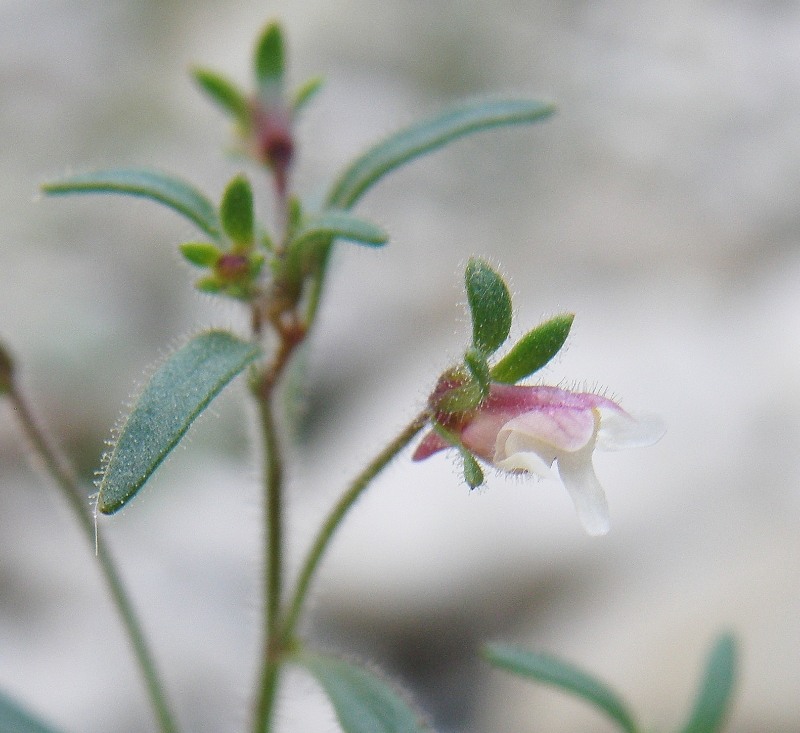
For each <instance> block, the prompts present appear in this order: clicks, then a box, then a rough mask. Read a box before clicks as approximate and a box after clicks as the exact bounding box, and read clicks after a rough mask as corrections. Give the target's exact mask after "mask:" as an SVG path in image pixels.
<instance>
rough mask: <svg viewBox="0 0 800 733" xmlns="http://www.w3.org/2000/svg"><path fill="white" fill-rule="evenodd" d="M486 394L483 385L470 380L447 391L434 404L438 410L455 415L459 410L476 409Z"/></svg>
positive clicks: (468, 410)
mask: <svg viewBox="0 0 800 733" xmlns="http://www.w3.org/2000/svg"><path fill="white" fill-rule="evenodd" d="M484 397H485V395H484V393H483V390H482V389H481V386H480V385H479V384H478V383H477V382H475V381H472V380H470V381H468V382H466V383H465V384H462V385H461V386H460V387H454V388H453V389H451V390H448V391H447V392H445V393H444V394H443V395H442V397H441V398H440V399H439V401H438V402H437V403H436V405H434V408H435V409H436V411H437V412H442V413H446V414H449V415H453V414H456V413H459V412H470V411H472V410H475V409H476V408H477V407H478V406H479V405H480V404H481V402H483V399H484Z"/></svg>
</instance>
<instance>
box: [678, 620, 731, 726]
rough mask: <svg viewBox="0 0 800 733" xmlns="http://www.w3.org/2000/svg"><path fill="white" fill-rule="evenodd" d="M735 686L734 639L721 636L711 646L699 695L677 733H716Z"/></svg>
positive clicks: (727, 708) (729, 636)
mask: <svg viewBox="0 0 800 733" xmlns="http://www.w3.org/2000/svg"><path fill="white" fill-rule="evenodd" d="M735 682H736V639H735V638H734V637H733V635H732V634H723V635H722V636H720V637H719V639H717V641H716V643H715V644H714V647H713V649H712V650H711V654H710V655H709V658H708V663H707V665H706V670H705V675H704V677H703V681H702V685H701V687H700V691H699V692H698V695H697V699H696V701H695V704H694V708H693V709H692V713H691V715H690V716H689V721H688V722H687V723H686V725H685V726H684V727H683V728H682V730H681V733H718V732H719V731H721V730H722V726H723V725H724V724H725V719H726V717H727V713H728V710H729V708H730V702H731V693H732V692H733V688H734V684H735Z"/></svg>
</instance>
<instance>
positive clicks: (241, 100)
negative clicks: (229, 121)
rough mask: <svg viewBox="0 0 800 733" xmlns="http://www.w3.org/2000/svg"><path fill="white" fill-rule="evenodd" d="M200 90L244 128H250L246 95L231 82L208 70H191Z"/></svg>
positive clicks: (248, 104)
mask: <svg viewBox="0 0 800 733" xmlns="http://www.w3.org/2000/svg"><path fill="white" fill-rule="evenodd" d="M192 76H193V77H194V80H195V81H196V82H197V84H198V85H199V86H200V88H201V89H202V90H203V91H204V92H205V93H206V94H207V95H208V96H209V97H211V99H212V100H213V101H214V102H216V103H217V104H218V105H219V106H220V107H221V108H222V109H223V110H225V111H226V112H227V113H228V114H230V115H231V116H232V117H233V118H234V119H235V120H237V121H238V122H239V123H241V124H242V125H243V126H244V127H249V126H250V103H249V101H248V99H247V95H246V94H245V93H244V92H243V91H241V90H240V89H239V87H237V86H236V85H235V84H234V83H233V82H232V81H229V80H228V79H226V78H225V77H224V76H221V75H220V74H217V73H216V72H214V71H209V70H208V69H199V68H198V69H192Z"/></svg>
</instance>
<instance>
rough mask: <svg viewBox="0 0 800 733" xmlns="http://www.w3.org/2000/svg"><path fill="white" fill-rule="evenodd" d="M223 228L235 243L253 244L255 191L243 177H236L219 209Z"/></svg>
mask: <svg viewBox="0 0 800 733" xmlns="http://www.w3.org/2000/svg"><path fill="white" fill-rule="evenodd" d="M219 215H220V219H222V228H223V229H224V230H225V234H227V235H228V236H229V237H230V238H231V240H232V241H233V242H235V243H236V244H240V245H248V244H252V242H253V189H252V188H250V181H248V180H247V178H245V177H244V176H243V175H238V176H235V177H234V178H233V179H232V180H231V182H230V183H229V184H228V187H227V188H226V189H225V193H223V194H222V203H221V204H220V207H219Z"/></svg>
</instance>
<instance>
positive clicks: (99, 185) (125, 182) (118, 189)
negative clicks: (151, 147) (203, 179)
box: [42, 168, 220, 240]
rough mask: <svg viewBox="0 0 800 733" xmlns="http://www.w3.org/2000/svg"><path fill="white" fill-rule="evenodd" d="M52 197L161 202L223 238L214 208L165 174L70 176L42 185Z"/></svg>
mask: <svg viewBox="0 0 800 733" xmlns="http://www.w3.org/2000/svg"><path fill="white" fill-rule="evenodd" d="M42 191H44V193H46V194H48V195H51V196H53V195H62V194H75V193H119V194H127V195H129V196H141V197H143V198H148V199H152V200H153V201H158V202H159V203H161V204H164V205H166V206H169V207H170V208H171V209H173V210H174V211H177V212H178V213H179V214H182V215H183V216H185V217H186V218H187V219H189V220H191V221H192V222H193V223H194V224H196V225H197V226H198V227H200V229H202V230H203V231H204V232H205V233H206V234H208V235H209V236H210V237H212V238H213V239H215V240H217V239H219V233H220V232H219V221H218V220H217V212H216V209H215V208H214V205H213V204H212V203H211V202H210V201H209V200H208V199H207V198H206V197H205V196H204V195H203V194H202V193H200V192H199V191H198V190H197V189H196V188H194V186H192V185H191V184H189V183H186V182H185V181H182V180H180V179H179V178H173V177H172V176H168V175H166V174H164V173H157V172H155V171H147V170H139V169H134V168H120V169H116V170H108V171H97V172H94V173H83V174H80V175H77V176H70V177H69V178H63V179H61V180H59V181H51V182H49V183H45V184H43V185H42Z"/></svg>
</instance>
